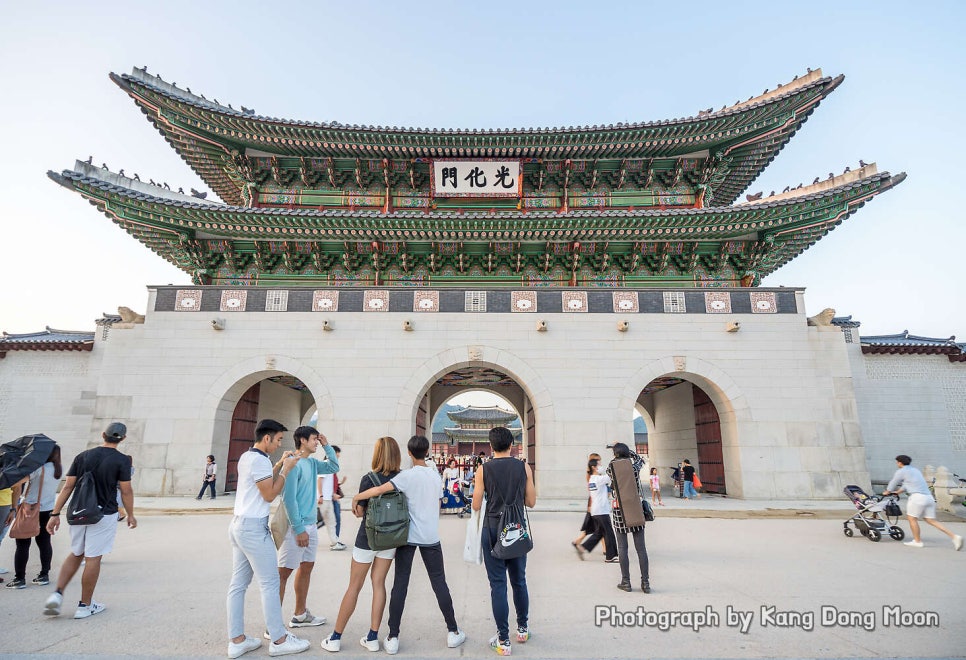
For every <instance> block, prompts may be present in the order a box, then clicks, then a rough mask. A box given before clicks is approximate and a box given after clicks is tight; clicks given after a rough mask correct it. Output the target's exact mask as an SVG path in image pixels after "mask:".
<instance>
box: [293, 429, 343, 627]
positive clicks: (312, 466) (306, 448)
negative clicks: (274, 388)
mask: <svg viewBox="0 0 966 660" xmlns="http://www.w3.org/2000/svg"><path fill="white" fill-rule="evenodd" d="M294 436H295V454H296V456H298V457H299V458H300V459H301V460H299V462H298V463H296V464H295V467H294V468H292V473H291V474H290V475H289V476H288V479H287V480H286V482H285V490H283V491H282V506H284V507H285V512H286V513H287V514H288V520H289V523H290V524H291V526H290V528H289V530H288V532H287V533H286V534H285V540H284V541H283V542H282V546H281V547H280V548H279V549H278V577H279V582H280V585H279V593H278V597H279V600H281V601H284V599H285V585H286V583H287V582H288V578H289V576H290V575H291V574H292V572H293V571H294V572H295V614H294V616H293V617H292V620H291V621H290V622H289V627H290V628H301V627H305V626H321V625H322V624H323V623H325V617H322V616H314V615H313V614H312V613H311V612H309V610H308V608H306V606H305V600H306V598H307V597H308V593H309V581H310V580H311V579H312V569H313V568H315V553H316V550H317V549H318V547H319V532H318V529H317V528H316V526H315V519H316V512H315V507H316V499H317V497H318V494H317V493H316V480H317V477H318V475H320V474H335V473H336V472H338V471H339V459H338V458H337V457H336V455H335V451H334V450H333V449H332V446H331V445H330V444H329V441H328V440H327V439H326V437H325V436H324V435H322V434H321V433H319V431H318V430H317V429H315V428H313V427H311V426H300V427H299V428H297V429H295V434H294ZM319 446H321V447H322V448H323V450H324V451H325V455H326V458H327V460H324V461H320V460H319V459H317V458H314V457H313V456H312V454H314V453H315V452H316V451H317V450H318V448H319Z"/></svg>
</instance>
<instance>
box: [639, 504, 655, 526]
mask: <svg viewBox="0 0 966 660" xmlns="http://www.w3.org/2000/svg"><path fill="white" fill-rule="evenodd" d="M641 506H642V507H644V521H645V522H654V507H652V506H651V503H650V502H648V501H647V500H641Z"/></svg>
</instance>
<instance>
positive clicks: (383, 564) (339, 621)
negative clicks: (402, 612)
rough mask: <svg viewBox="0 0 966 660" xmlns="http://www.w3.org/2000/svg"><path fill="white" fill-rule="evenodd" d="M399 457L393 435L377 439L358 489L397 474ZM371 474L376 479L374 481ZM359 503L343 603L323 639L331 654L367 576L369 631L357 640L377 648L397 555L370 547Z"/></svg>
mask: <svg viewBox="0 0 966 660" xmlns="http://www.w3.org/2000/svg"><path fill="white" fill-rule="evenodd" d="M401 460H402V458H401V454H400V452H399V443H398V442H396V439H395V438H391V437H388V436H385V437H382V438H379V439H378V440H376V446H375V448H374V449H373V451H372V463H371V467H372V473H368V474H366V475H365V476H363V477H362V479H361V480H360V482H359V492H360V493H363V492H365V491H367V490H369V489H370V488H372V487H373V486H379V485H381V484H383V483H385V482H387V481H389V480H390V479H392V478H393V477H395V476H396V475H397V474H399V464H400V462H401ZM373 474H374V475H375V480H373ZM358 505H359V506H358V510H359V517H360V518H361V519H362V523H361V524H360V525H359V531H358V532H357V533H356V540H355V545H354V546H353V548H352V562H351V564H350V566H349V586H348V587H346V590H345V595H343V596H342V604H341V605H340V606H339V615H338V616H337V617H336V620H335V628H334V630H333V632H332V633H331V634H330V635H329V636H328V637H326V638H325V639H324V640H322V648H323V649H325V650H326V651H331V652H332V653H337V652H338V651H340V650H341V649H342V634H343V633H344V632H345V627H346V625H347V624H348V623H349V618H350V617H351V616H352V613H353V612H355V609H356V604H357V603H358V602H359V592H361V591H362V587H363V585H364V584H365V582H366V575H370V578H369V580H370V582H371V583H372V609H371V610H370V614H369V633H368V634H367V635H366V636H365V637H363V638H361V639H360V640H359V643H360V644H361V645H362V646H363V647H364V648H366V649H367V650H369V651H378V650H379V626H380V624H381V623H382V615H383V613H384V612H385V610H386V576H387V575H388V574H389V567H390V566H392V560H393V559H394V558H395V556H396V548H390V549H389V550H372V549H370V548H369V539H368V537H367V536H366V523H365V517H366V510H367V508H368V505H369V501H368V500H359V502H358ZM370 569H371V570H370Z"/></svg>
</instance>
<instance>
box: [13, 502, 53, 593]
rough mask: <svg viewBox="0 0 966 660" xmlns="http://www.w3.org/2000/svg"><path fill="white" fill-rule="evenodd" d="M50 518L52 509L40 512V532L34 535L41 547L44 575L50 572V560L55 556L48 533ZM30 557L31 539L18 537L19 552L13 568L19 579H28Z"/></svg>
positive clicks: (41, 563) (41, 564) (41, 566)
mask: <svg viewBox="0 0 966 660" xmlns="http://www.w3.org/2000/svg"><path fill="white" fill-rule="evenodd" d="M48 520H50V511H41V512H40V534H38V535H37V536H35V537H34V540H35V541H37V547H38V548H39V549H40V572H41V573H42V574H44V575H46V574H47V573H50V560H51V558H52V557H53V556H54V550H53V548H52V547H51V546H50V534H48V533H47V521H48ZM29 558H30V539H17V552H16V553H14V556H13V570H14V574H15V576H16V578H17V579H18V580H26V579H27V559H29Z"/></svg>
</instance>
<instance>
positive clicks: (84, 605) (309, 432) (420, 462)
mask: <svg viewBox="0 0 966 660" xmlns="http://www.w3.org/2000/svg"><path fill="white" fill-rule="evenodd" d="M286 432H287V429H286V428H285V427H284V426H283V425H282V424H280V423H279V422H277V421H274V420H271V419H266V420H262V421H261V422H259V423H258V426H257V428H256V431H255V439H254V442H253V445H252V447H251V449H250V450H249V451H247V452H245V453H244V454H242V456H241V457H240V458H239V460H238V465H237V474H238V481H237V491H236V495H235V502H234V516H233V518H232V520H231V523H230V526H229V538H230V542H231V549H232V575H231V581H230V584H229V587H228V593H227V600H226V606H227V618H228V638H229V642H228V649H227V651H228V657H229V658H238V657H240V656H242V655H244V654H245V653H247V652H249V651H252V650H254V649H257V648H259V647H260V646H261V645H262V639H261V638H262V637H264V638H265V639H267V640H268V641H269V649H268V650H269V655H271V656H279V655H288V654H294V653H301V652H303V651H306V650H308V649H309V647H310V646H311V643H310V642H309V641H308V640H305V639H302V638H300V637H298V636H296V635H295V634H292V633H290V632H288V630H287V628H293V629H295V628H302V627H311V626H321V625H323V624H324V623H326V619H325V617H322V616H316V615H315V614H313V613H312V612H311V611H310V610H309V609H308V607H307V600H308V593H309V587H310V582H311V575H312V571H313V568H314V566H315V560H316V554H317V551H318V545H319V532H318V527H319V526H320V525H321V524H322V523H321V522H320V521H319V519H320V518H322V517H324V518H325V520H324V524H325V525H326V526H328V527H330V530H329V533H330V541H331V543H330V550H341V549H344V548H345V545H344V544H343V543H342V542H341V540H339V535H338V528H337V524H338V523H336V522H335V520H334V519H333V518H332V517H331V509H332V504H331V502H332V500H333V498H338V496H339V494H340V493H341V488H340V486H341V484H342V483H343V482H344V481H345V479H344V478H342V479H341V480H340V479H339V478H338V476H337V473H338V472H339V470H340V465H339V449H338V447H335V446H333V445H331V444H330V443H329V441H328V439H327V438H326V437H325V435H324V434H322V433H320V432H319V431H318V430H317V429H316V428H314V427H311V426H302V427H299V428H298V429H296V430H295V431H294V434H293V439H294V449H293V450H288V451H284V452H282V453H281V458H279V459H278V460H277V461H276V462H275V463H274V464H273V463H272V461H271V459H270V456H271V455H272V454H276V453H277V452H279V451H280V450H281V448H282V439H283V434H284V433H286ZM126 436H127V428H126V426H125V425H124V424H123V423H120V422H114V423H112V424H110V425H109V426H108V427H107V429H106V430H105V431H104V432H103V433H102V434H101V440H102V444H101V445H100V446H98V447H95V448H93V449H89V450H87V451H84V452H81V453H80V454H78V455H77V456H76V457H75V458H74V459H73V461H72V463H71V465H70V467H69V468H68V470H67V471H66V479H65V481H64V485H63V488H62V489H61V490H60V492H59V494H58V493H57V485H58V483H59V481H60V479H61V476H62V465H61V451H60V448H59V447H58V446H57V445H56V444H53V443H52V442H51V446H50V447H48V449H47V451H46V452H45V454H44V455H45V456H46V459H43V460H42V462H41V463H40V464H39V466H38V467H36V469H34V470H33V471H32V472H30V474H29V475H27V476H26V477H24V478H23V479H21V480H20V481H19V482H17V483H15V484H13V486H12V487H11V488H7V489H4V490H0V540H2V539H3V537H4V536H5V534H6V527H7V526H11V536H12V537H14V538H15V539H16V545H17V548H16V555H15V565H14V576H13V578H12V579H10V580H9V582H8V583H7V584H6V587H7V588H10V589H23V588H25V587H26V584H27V582H26V578H27V575H26V567H27V563H28V559H29V553H30V548H31V544H32V542H33V543H34V544H36V546H37V548H38V551H39V558H40V565H41V567H40V572H39V573H38V574H37V576H36V577H34V578H33V579H32V580H31V583H32V584H35V585H47V584H49V583H50V581H51V579H50V569H51V560H52V550H51V536H53V535H55V534H57V533H58V531H59V530H60V522H61V517H62V516H63V517H65V518H66V519H67V522H68V523H69V528H70V553H69V554H68V555H67V557H66V559H65V560H64V562H63V564H62V566H61V569H60V572H59V575H58V577H57V580H56V586H55V589H54V591H53V593H51V594H50V596H49V597H48V598H47V600H46V602H45V604H44V614H47V615H49V616H58V615H59V614H60V613H61V609H62V607H63V601H64V592H65V589H66V588H67V587H68V585H69V584H70V582H71V581H72V580H73V578H74V576H75V575H76V573H77V572H78V571H79V570H80V569H81V567H82V566H83V575H82V579H81V591H80V599H79V601H78V604H77V608H76V609H75V611H74V618H75V619H86V618H89V617H91V616H93V615H95V614H99V613H101V612H103V611H104V610H105V606H104V605H103V604H102V603H99V602H97V601H95V600H94V590H95V588H96V586H97V582H98V578H99V576H100V567H101V559H102V557H103V556H104V555H106V554H108V553H109V552H111V550H112V548H113V544H114V539H115V534H116V531H117V527H118V524H119V522H121V520H126V522H127V526H128V527H129V528H130V529H135V528H136V527H137V524H138V523H137V519H136V517H135V515H134V496H133V490H132V487H131V477H132V474H133V467H132V461H131V458H130V457H129V456H127V455H126V454H123V453H121V452H120V451H119V450H118V446H119V445H120V443H121V442H122V441H123V440H124V439H125V438H126ZM47 440H49V439H47ZM489 443H490V450H491V454H490V456H489V458H488V459H487V460H485V461H484V460H483V457H479V460H475V461H474V465H473V467H472V472H471V476H470V478H471V480H472V485H473V490H472V495H471V496H470V499H469V502H468V506H469V508H470V509H471V510H472V512H473V514H472V517H471V518H470V520H469V521H468V525H467V539H466V543H465V546H464V551H463V558H464V560H465V561H468V562H470V563H475V564H482V565H484V566H485V570H486V575H487V580H488V582H489V586H490V601H491V609H492V614H493V620H494V624H495V626H496V634H495V635H493V637H492V638H491V639H490V640H489V646H490V648H491V649H493V650H494V651H495V652H496V653H497V654H499V655H504V656H506V655H510V654H511V652H512V644H513V643H514V642H516V643H525V642H527V641H528V640H529V639H530V627H529V608H530V600H529V591H528V587H527V577H526V567H527V556H528V555H527V553H528V552H529V551H530V550H531V549H532V548H533V540H532V536H531V535H530V529H529V519H528V517H527V515H526V508H532V507H533V506H535V504H536V490H535V487H534V480H533V473H532V471H531V468H530V466H529V464H527V463H526V462H525V461H521V460H519V459H517V458H514V457H512V456H511V447H512V443H513V436H512V433H511V432H510V431H509V430H508V429H506V428H503V427H497V428H494V429H492V430H491V431H490V432H489ZM608 448H609V449H611V450H612V451H613V458H612V459H611V460H610V461H608V462H606V465H605V461H604V460H603V459H602V457H601V456H600V455H599V454H596V453H594V454H591V455H590V456H589V459H588V462H587V468H586V483H587V490H588V504H587V514H586V516H585V519H584V524H583V526H582V529H581V536H580V537H578V539H576V540H574V542H573V546H574V548H575V549H576V551H577V554H578V556H579V557H580V558H581V559H584V558H585V557H586V555H587V553H589V552H591V551H592V550H593V549H594V548H595V547H596V546H597V545H602V547H603V549H604V561H605V562H607V563H618V564H619V565H620V572H621V579H620V582H619V583H618V584H617V588H618V589H621V590H623V591H628V592H629V591H633V590H634V587H633V586H632V581H631V557H630V552H629V551H630V542H631V540H633V544H634V549H635V551H636V554H637V567H638V569H639V572H640V580H641V581H640V588H641V590H642V591H643V592H644V593H650V591H651V585H650V574H649V562H648V556H647V548H646V543H645V528H646V523H647V522H648V521H650V520H653V507H652V503H653V504H657V505H658V506H660V505H662V504H663V502H662V501H661V494H660V479H659V477H658V475H657V469H656V468H651V469H650V470H647V469H646V464H645V461H644V459H643V458H642V457H641V456H640V455H638V454H637V453H635V452H634V451H632V450H631V449H630V448H629V447H628V446H627V445H625V444H624V443H616V444H614V445H609V446H608ZM319 450H321V453H322V454H323V455H324V458H322V459H319V458H317V457H316V456H315V455H316V454H317V453H318V452H319ZM406 450H407V452H408V455H409V459H410V461H411V463H412V467H410V468H408V469H406V470H402V469H401V466H402V453H401V450H400V447H399V444H398V443H397V441H396V440H395V439H394V438H392V437H388V436H386V437H381V438H379V439H378V440H376V442H375V444H374V447H373V455H372V460H371V468H372V469H371V471H369V472H368V473H366V474H365V475H364V476H363V477H362V478H361V480H360V482H359V489H358V494H357V495H355V496H354V497H353V498H352V506H351V510H352V513H353V514H354V515H355V516H356V517H357V518H360V519H362V520H363V522H362V524H360V526H359V530H358V533H357V534H356V537H355V540H354V542H353V546H352V559H351V563H350V568H349V583H348V587H347V589H346V591H345V594H344V595H343V597H342V600H341V603H340V606H339V611H338V614H337V617H336V621H335V625H334V627H333V630H332V632H331V633H330V634H329V635H328V636H326V638H325V639H324V640H323V641H322V642H321V647H322V649H324V650H326V651H328V652H333V653H335V652H339V651H340V650H341V649H342V642H343V635H344V634H345V632H346V628H347V626H348V624H349V620H350V619H351V617H352V615H353V613H354V612H355V610H356V607H357V605H358V601H359V595H360V593H361V592H362V588H363V587H364V585H365V582H366V580H367V579H368V580H369V582H370V583H371V585H372V602H371V605H370V610H369V620H368V632H367V634H366V635H365V636H363V637H361V638H360V639H359V644H360V645H361V646H362V647H363V648H365V649H367V650H369V651H379V650H380V649H383V650H385V652H386V653H387V654H390V655H394V654H396V653H398V652H399V650H400V638H401V636H402V621H403V613H404V610H405V606H406V598H407V593H408V589H409V582H410V578H411V574H412V568H413V564H414V560H415V557H416V554H417V552H418V554H419V556H420V558H421V560H422V563H423V566H424V567H425V569H426V573H427V575H428V577H429V581H430V584H431V585H432V589H433V593H434V595H435V597H436V602H437V605H438V607H439V610H440V613H441V615H442V618H443V621H444V624H445V626H446V638H445V640H446V646H447V647H448V648H457V647H459V646H461V645H462V644H463V643H464V642H465V641H466V635H465V634H464V632H463V631H462V630H461V629H460V626H459V623H458V621H457V619H456V614H455V609H454V606H453V599H452V596H451V594H450V590H449V586H448V585H447V582H446V574H445V568H444V555H443V548H442V545H441V543H440V536H439V513H440V504H441V500H442V499H443V497H442V495H443V494H444V493H445V492H446V486H447V484H448V482H449V480H450V479H454V480H456V479H459V480H465V479H466V475H464V474H459V473H458V472H457V474H455V475H454V474H452V472H456V470H455V467H456V466H455V465H454V464H450V465H449V466H448V467H447V468H446V469H445V470H443V471H442V474H441V472H440V470H438V468H437V467H436V465H435V464H434V462H433V461H432V459H431V458H430V457H429V451H430V442H429V440H428V439H427V438H426V437H424V436H421V435H415V436H413V437H411V438H410V439H409V441H408V443H407V446H406ZM896 460H897V466H898V468H899V469H898V470H897V472H896V475H895V477H894V478H893V480H892V482H891V483H890V484H889V486H888V488H887V491H886V492H887V493H888V492H907V493H908V494H909V495H910V502H909V512H908V517H909V522H910V526H911V527H912V529H913V537H914V538H913V541H912V542H910V543H907V545H910V546H914V547H922V545H923V544H922V542H921V540H920V537H919V526H918V518H920V517H922V518H924V519H925V520H926V522H927V523H929V524H930V525H932V526H934V527H936V528H937V529H939V530H940V531H941V532H943V533H945V534H947V535H948V536H950V538H951V539H952V541H953V545H954V548H955V549H956V550H959V549H960V548H961V547H962V545H963V540H962V538H961V537H960V536H957V535H955V534H953V533H952V532H951V531H949V530H948V529H946V528H945V527H943V526H942V525H940V524H939V523H937V522H936V521H935V508H934V506H933V507H930V501H931V497H930V496H929V495H928V491H927V489H926V486H925V482H924V480H923V478H922V476H921V473H919V472H918V470H916V469H915V468H912V467H911V466H910V463H911V459H910V458H909V457H908V456H905V455H901V456H898V457H897V458H896ZM688 468H690V469H688ZM448 472H449V473H448ZM216 474H217V472H216V466H215V463H214V457H213V456H208V459H207V463H206V466H205V474H204V479H203V482H202V491H201V492H200V493H199V495H198V497H199V498H200V497H201V496H202V495H203V494H204V492H205V490H208V489H210V488H211V486H209V484H211V483H213V482H214V476H215V475H216ZM673 476H674V477H675V478H679V479H680V480H681V481H682V482H683V484H689V483H690V484H691V486H690V487H688V486H687V485H684V486H683V487H682V488H681V489H680V493H681V496H683V497H694V496H696V495H697V493H696V492H695V490H694V482H695V481H696V477H697V475H696V473H695V471H694V469H693V468H691V466H690V462H689V461H687V460H684V461H682V463H681V464H679V468H678V469H677V470H676V471H675V474H674V475H673ZM642 479H643V481H642ZM444 480H445V482H444ZM648 486H649V488H648ZM647 490H650V498H648V497H647V493H646V491H647ZM4 491H6V492H4ZM211 492H212V495H211V496H212V497H214V494H213V489H212V490H211ZM276 499H280V504H279V506H278V508H277V509H276V512H275V514H274V515H270V513H271V509H270V506H271V504H272V502H273V501H275V500H276ZM649 499H650V500H651V501H650V502H649V501H648V500H649ZM68 501H69V502H70V503H69V506H68ZM326 502H328V503H329V504H328V505H326V504H325V503H326ZM323 508H324V509H326V513H325V515H324V516H323V514H322V509H323ZM119 510H123V512H124V513H123V514H119ZM393 565H395V567H394V579H393V583H392V588H391V591H389V593H388V594H387V584H386V582H387V578H388V575H389V571H390V568H392V567H393ZM3 572H4V573H5V572H6V571H3ZM290 578H292V582H293V586H294V588H293V590H294V606H293V608H292V611H293V614H292V617H291V618H290V619H289V621H288V623H287V624H286V623H285V621H284V618H283V615H282V604H283V602H284V600H285V592H286V586H287V584H288V582H289V579H290ZM253 579H254V580H256V581H257V585H258V589H259V594H260V598H261V605H262V611H263V614H264V618H265V630H264V633H263V635H256V636H249V635H247V634H246V631H245V626H244V621H245V617H244V610H245V597H246V593H247V590H248V587H249V586H250V585H251V582H252V580H253ZM0 581H2V579H0ZM508 597H509V598H511V599H512V602H513V607H514V614H515V625H514V626H513V628H512V630H511V625H510V621H509V617H510V607H509V601H508ZM387 603H388V609H389V616H388V621H387V628H388V630H387V632H386V635H385V637H384V638H382V639H380V636H379V635H380V633H379V631H380V628H381V627H382V622H383V616H384V614H385V610H386V606H387Z"/></svg>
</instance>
